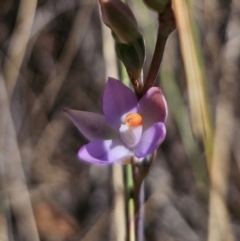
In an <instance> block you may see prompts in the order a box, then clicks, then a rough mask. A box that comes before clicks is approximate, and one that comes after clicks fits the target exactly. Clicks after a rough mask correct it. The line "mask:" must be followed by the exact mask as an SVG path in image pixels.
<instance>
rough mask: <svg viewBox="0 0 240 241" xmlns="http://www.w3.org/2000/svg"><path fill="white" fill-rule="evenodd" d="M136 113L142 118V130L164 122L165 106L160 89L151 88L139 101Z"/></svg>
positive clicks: (165, 115) (165, 116)
mask: <svg viewBox="0 0 240 241" xmlns="http://www.w3.org/2000/svg"><path fill="white" fill-rule="evenodd" d="M138 113H139V114H140V115H141V116H142V117H143V120H144V122H143V128H144V129H147V128H148V127H150V126H151V125H153V124H154V123H157V122H165V120H166V118H167V104H166V101H165V98H164V96H163V95H162V92H161V90H160V88H158V87H152V88H150V89H149V90H148V91H147V93H146V94H145V95H144V96H143V97H142V98H141V99H140V101H139V111H138Z"/></svg>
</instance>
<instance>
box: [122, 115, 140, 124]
mask: <svg viewBox="0 0 240 241" xmlns="http://www.w3.org/2000/svg"><path fill="white" fill-rule="evenodd" d="M125 124H126V125H128V126H131V127H134V126H139V125H142V116H140V115H139V114H138V113H130V114H128V115H127V116H126V118H125Z"/></svg>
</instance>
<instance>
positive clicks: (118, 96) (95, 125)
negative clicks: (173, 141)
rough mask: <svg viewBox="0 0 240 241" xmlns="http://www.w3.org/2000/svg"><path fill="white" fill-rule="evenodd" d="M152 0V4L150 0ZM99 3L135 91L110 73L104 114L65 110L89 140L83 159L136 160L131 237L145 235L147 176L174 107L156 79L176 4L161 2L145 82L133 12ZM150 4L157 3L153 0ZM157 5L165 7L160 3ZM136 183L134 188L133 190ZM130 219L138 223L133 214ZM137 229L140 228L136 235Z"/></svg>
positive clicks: (115, 1)
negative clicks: (156, 37) (144, 195)
mask: <svg viewBox="0 0 240 241" xmlns="http://www.w3.org/2000/svg"><path fill="white" fill-rule="evenodd" d="M159 1H160V2H161V1H162V0H159ZM155 2H157V1H155ZM146 3H147V4H149V1H146ZM99 4H100V7H101V12H102V19H103V22H104V23H105V24H106V25H107V26H108V27H109V28H110V29H111V31H112V36H113V38H114V40H115V47H116V54H117V56H118V58H119V59H120V60H121V61H122V63H123V64H124V66H125V68H126V72H127V74H128V76H129V79H130V81H131V83H132V86H133V89H134V91H132V90H131V89H130V88H129V87H128V86H126V85H124V84H123V83H122V82H121V81H119V80H117V79H115V78H113V77H109V78H108V81H107V83H106V86H105V90H104V93H103V101H102V103H103V108H102V109H103V113H102V114H98V113H92V112H86V111H81V110H71V109H65V113H66V114H67V116H68V117H69V118H70V120H71V121H72V122H73V123H74V124H75V126H76V127H77V128H78V130H79V131H80V132H81V133H82V135H83V136H84V137H85V138H86V139H87V140H88V141H89V143H87V144H85V145H83V146H82V147H81V148H80V150H79V152H78V154H77V155H78V158H79V159H80V160H82V161H85V162H88V163H92V164H100V165H109V164H123V165H126V164H128V165H130V166H129V167H131V168H129V169H128V171H129V170H130V171H131V172H132V173H130V174H132V180H133V185H131V187H128V188H129V194H130V196H129V198H128V200H127V202H128V203H129V210H128V212H129V215H130V217H132V215H134V226H132V225H130V226H131V228H129V230H130V231H131V234H130V233H129V235H128V237H127V239H128V240H137V241H142V240H144V233H143V223H142V222H140V221H139V220H140V219H141V217H140V215H141V212H140V210H141V208H142V205H143V198H142V197H143V196H142V194H143V180H144V179H145V177H146V176H147V174H148V172H149V169H150V167H151V165H152V163H153V160H154V157H155V154H156V150H157V148H158V147H159V146H160V145H161V143H162V142H163V140H164V139H165V136H166V126H165V122H166V118H167V113H168V110H167V103H166V100H165V98H164V96H163V94H162V91H161V89H160V88H159V87H154V86H153V85H154V82H155V79H156V77H157V73H158V70H159V67H160V63H161V60H162V55H163V51H164V46H165V43H166V40H167V37H168V35H169V34H170V32H171V31H172V30H173V29H174V27H173V22H174V20H173V17H172V16H173V15H172V9H171V5H170V3H169V1H166V0H165V1H164V3H163V4H162V3H161V4H160V5H161V8H160V9H161V12H159V13H158V15H159V20H162V19H164V24H163V31H162V32H161V28H160V27H161V26H160V27H159V30H158V38H159V36H160V37H162V36H163V37H164V39H163V40H164V41H162V40H161V39H160V40H159V39H158V41H157V44H156V50H155V53H154V56H153V60H152V63H151V67H150V70H149V73H148V76H150V77H147V79H146V81H145V83H143V75H142V73H143V63H144V61H145V44H144V39H143V37H142V34H141V33H140V31H139V29H138V24H137V21H136V19H135V17H134V14H133V12H132V11H131V9H130V8H129V6H128V5H126V4H124V3H123V2H121V1H120V0H99ZM150 7H151V8H154V7H155V4H153V5H152V4H151V1H150ZM156 11H159V5H158V4H157V10H156ZM169 19H170V20H169ZM168 20H169V21H168ZM160 22H161V21H159V23H160ZM169 22H170V24H169ZM169 26H170V27H169ZM159 42H160V48H159ZM129 176H131V175H129ZM130 189H133V190H132V191H133V195H132V196H131V190H130ZM133 210H134V211H133ZM130 219H131V218H130ZM129 222H130V223H131V224H132V220H129ZM132 230H135V233H134V235H133V233H132ZM133 236H134V237H133Z"/></svg>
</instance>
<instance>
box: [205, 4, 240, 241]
mask: <svg viewBox="0 0 240 241" xmlns="http://www.w3.org/2000/svg"><path fill="white" fill-rule="evenodd" d="M231 8H232V9H231V10H232V13H231V15H230V18H229V22H228V25H227V37H228V40H227V43H226V46H225V51H224V56H223V61H222V78H221V80H220V91H221V92H220V95H219V100H218V104H217V111H216V133H215V138H214V151H213V159H212V168H211V181H212V189H211V193H210V220H209V235H208V241H218V240H219V241H220V240H229V241H231V240H234V238H233V235H232V233H231V230H230V227H229V217H228V210H227V204H226V199H227V193H228V188H227V187H228V173H229V165H230V154H231V144H232V141H233V135H234V126H235V114H234V109H235V108H234V105H235V103H236V101H237V100H238V99H237V98H238V96H237V90H238V88H239V83H238V82H239V81H238V79H237V76H239V73H240V72H239V67H238V59H239V57H240V31H239V24H240V20H239V18H238V17H236V14H235V11H237V10H238V11H239V10H240V3H239V1H237V0H234V1H233V2H232V6H231Z"/></svg>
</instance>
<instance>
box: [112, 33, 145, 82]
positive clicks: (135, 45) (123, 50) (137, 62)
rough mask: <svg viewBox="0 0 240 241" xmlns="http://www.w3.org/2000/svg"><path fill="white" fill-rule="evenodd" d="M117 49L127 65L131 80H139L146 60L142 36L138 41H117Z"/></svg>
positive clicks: (118, 54)
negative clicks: (123, 42)
mask: <svg viewBox="0 0 240 241" xmlns="http://www.w3.org/2000/svg"><path fill="white" fill-rule="evenodd" d="M115 49H116V53H117V56H118V58H119V59H120V60H121V61H122V62H123V64H124V65H125V67H126V70H127V73H128V75H129V77H130V79H131V80H134V81H136V80H138V78H139V76H140V75H141V70H142V66H143V63H144V61H145V44H144V39H143V37H142V36H140V37H139V38H138V39H137V40H136V41H134V42H132V43H129V44H122V43H118V42H116V44H115Z"/></svg>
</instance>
